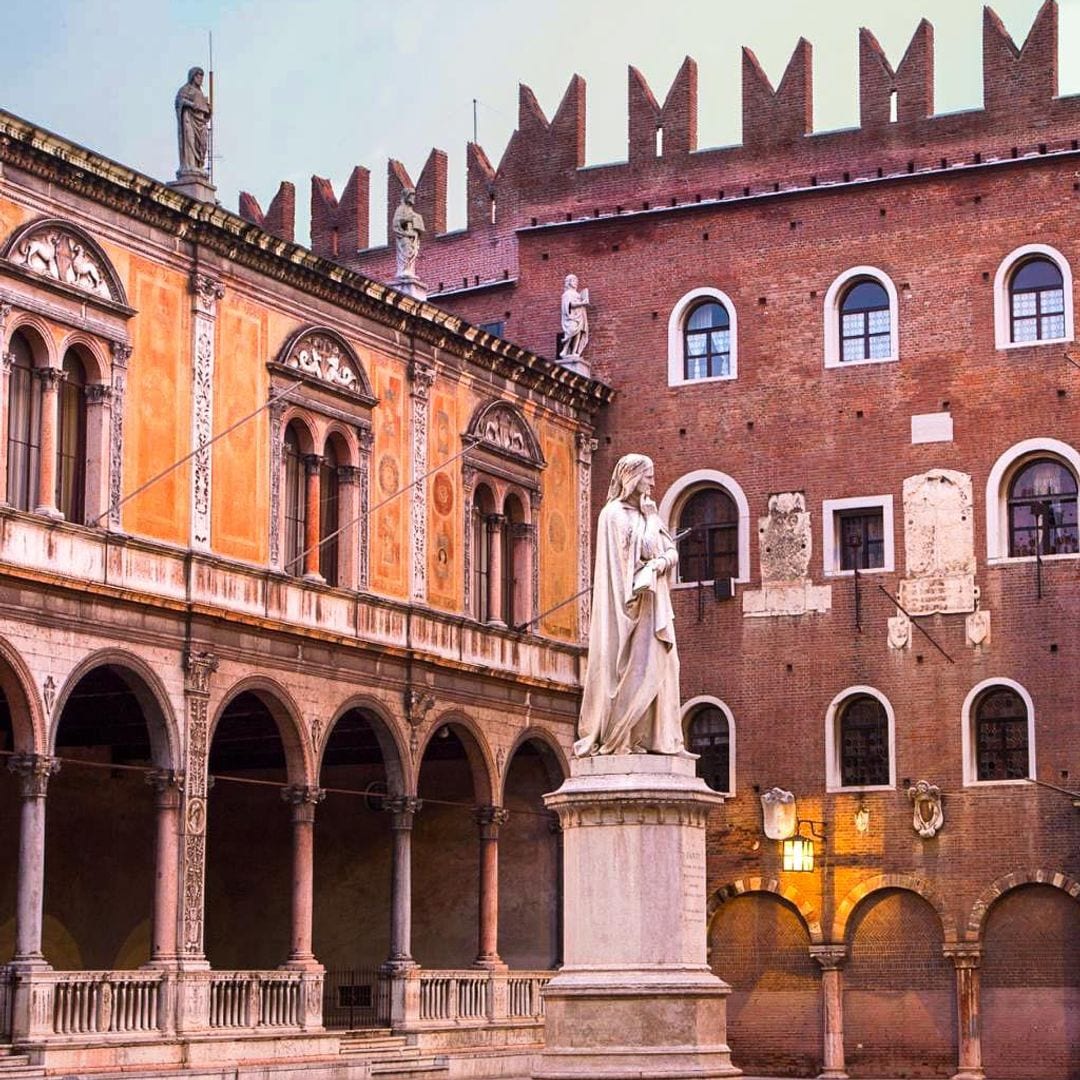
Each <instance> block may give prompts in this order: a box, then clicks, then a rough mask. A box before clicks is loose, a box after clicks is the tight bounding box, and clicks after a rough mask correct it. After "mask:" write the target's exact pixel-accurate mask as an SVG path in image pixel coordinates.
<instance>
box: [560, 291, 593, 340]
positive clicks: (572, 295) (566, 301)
mask: <svg viewBox="0 0 1080 1080" xmlns="http://www.w3.org/2000/svg"><path fill="white" fill-rule="evenodd" d="M588 306H589V290H588V289H582V290H580V291H578V279H577V274H567V275H566V280H565V281H564V282H563V294H562V303H561V306H560V314H561V317H562V332H563V347H562V352H560V353H559V359H560V360H577V359H580V357H581V354H582V353H583V352H584V351H585V346H586V345H588V344H589V313H588V311H587V310H586V309H587V308H588Z"/></svg>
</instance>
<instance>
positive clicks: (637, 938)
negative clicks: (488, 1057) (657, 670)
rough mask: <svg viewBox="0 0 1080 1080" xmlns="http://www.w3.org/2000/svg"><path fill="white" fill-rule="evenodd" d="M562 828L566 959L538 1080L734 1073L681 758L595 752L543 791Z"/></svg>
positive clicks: (693, 782)
mask: <svg viewBox="0 0 1080 1080" xmlns="http://www.w3.org/2000/svg"><path fill="white" fill-rule="evenodd" d="M545 802H546V803H547V805H548V806H549V807H550V808H551V809H553V810H555V811H557V813H558V814H559V820H560V823H561V825H562V828H563V852H564V854H563V865H564V875H565V881H564V896H565V906H564V911H565V920H566V934H565V938H566V941H565V945H566V965H565V966H564V967H563V969H562V970H561V971H560V972H559V973H558V974H557V975H556V976H555V977H554V978H553V979H552V980H551V982H549V983H548V985H547V986H546V987H545V988H544V990H543V995H544V1006H545V1018H544V1041H545V1047H544V1052H543V1054H542V1055H541V1057H540V1062H539V1066H538V1067H537V1068H536V1070H535V1071H534V1073H533V1076H534V1078H535V1080H577V1078H582V1080H585V1078H588V1080H642V1078H647V1077H653V1078H656V1080H684V1078H685V1080H691V1078H693V1080H711V1078H714V1077H728V1076H738V1075H740V1070H739V1069H737V1068H735V1067H734V1066H733V1065H732V1064H731V1051H730V1049H729V1048H728V1045H727V1002H726V998H727V995H728V994H729V993H730V992H731V988H730V987H729V986H728V985H727V984H726V983H724V982H722V981H721V980H720V979H718V978H717V977H716V976H715V975H714V974H713V973H712V972H711V971H710V970H709V967H708V965H707V963H706V961H705V821H706V818H707V816H708V813H709V811H710V810H711V809H712V808H714V807H716V806H718V805H720V804H721V803H722V802H723V799H722V798H721V797H720V796H717V795H716V794H715V793H714V792H711V791H710V790H709V789H708V788H707V787H706V786H705V783H704V781H702V780H700V779H698V778H697V777H696V776H695V775H694V762H693V761H692V760H690V759H688V758H678V757H666V756H664V757H662V756H659V755H652V754H650V755H636V754H630V755H624V756H619V757H615V756H611V757H594V758H587V759H585V760H582V761H574V762H572V763H571V771H570V779H569V780H567V781H566V783H565V784H563V786H562V787H561V788H560V789H559V790H558V791H557V792H555V793H554V794H552V795H547V796H545Z"/></svg>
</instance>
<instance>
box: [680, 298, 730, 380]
mask: <svg viewBox="0 0 1080 1080" xmlns="http://www.w3.org/2000/svg"><path fill="white" fill-rule="evenodd" d="M730 374H731V319H730V318H729V316H728V312H727V308H726V307H724V305H723V304H721V303H720V302H719V301H717V300H706V301H704V302H703V303H700V304H697V305H696V306H695V307H693V308H691V310H690V314H689V315H688V316H687V318H686V323H685V325H684V327H683V378H684V379H686V380H687V381H690V380H692V379H722V378H726V377H727V376H728V375H730Z"/></svg>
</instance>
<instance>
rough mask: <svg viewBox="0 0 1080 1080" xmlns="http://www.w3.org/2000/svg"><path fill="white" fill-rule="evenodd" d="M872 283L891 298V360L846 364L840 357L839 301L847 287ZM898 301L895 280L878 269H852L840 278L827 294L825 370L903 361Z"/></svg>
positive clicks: (882, 358)
mask: <svg viewBox="0 0 1080 1080" xmlns="http://www.w3.org/2000/svg"><path fill="white" fill-rule="evenodd" d="M860 278H861V279H863V280H866V281H873V282H876V283H877V284H878V285H880V286H881V287H882V288H883V289H884V290H885V294H886V295H887V296H888V298H889V343H890V346H891V348H890V349H889V355H888V356H882V357H875V358H874V359H872V360H844V359H842V357H841V355H840V301H841V298H842V297H843V296H845V295H846V293H847V291H848V286H849V285H853V284H854V283H855V282H857V281H859V279H860ZM899 310H900V307H899V301H898V299H897V293H896V286H895V285H894V284H893V280H892V278H891V277H889V275H888V274H886V273H885V271H884V270H879V269H878V268H877V267H876V266H853V267H851V268H850V269H848V270H845V271H844V272H843V273H842V274H840V275H839V276H838V277H837V278H836V279H835V280H834V281H833V283H832V284H831V285H830V286H829V288H828V290H827V291H826V293H825V303H824V317H825V367H827V368H839V367H854V366H857V365H861V364H887V363H889V362H890V361H896V360H899V359H900V318H899Z"/></svg>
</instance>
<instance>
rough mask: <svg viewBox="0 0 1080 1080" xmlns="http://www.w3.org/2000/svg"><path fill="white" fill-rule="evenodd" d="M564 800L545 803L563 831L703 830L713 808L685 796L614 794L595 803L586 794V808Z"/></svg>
mask: <svg viewBox="0 0 1080 1080" xmlns="http://www.w3.org/2000/svg"><path fill="white" fill-rule="evenodd" d="M564 798H567V801H566V802H563V801H561V799H560V801H556V799H555V798H554V797H553V798H552V799H551V800H550V801H549V802H548V806H550V807H551V809H553V810H554V811H555V813H557V814H558V815H559V825H560V827H561V828H562V830H563V831H564V832H565V831H566V830H567V829H576V828H590V827H593V826H601V825H690V826H693V827H694V828H698V829H704V828H705V824H706V822H707V821H708V820H709V811H710V810H711V809H712V806H713V804H712V802H711V800H710V801H709V802H704V803H701V804H697V803H694V802H688V799H692V798H693V796H687V795H682V796H671V797H666V796H655V797H654V796H651V795H648V794H645V795H642V796H640V797H638V796H629V797H628V796H626V795H625V794H618V793H617V794H613V795H612V796H611V797H610V801H607V802H604V803H597V801H596V800H597V798H598V796H596V795H589V796H588V797H587V798H588V803H587V805H575V804H574V802H573V801H571V798H572V797H565V796H564Z"/></svg>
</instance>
